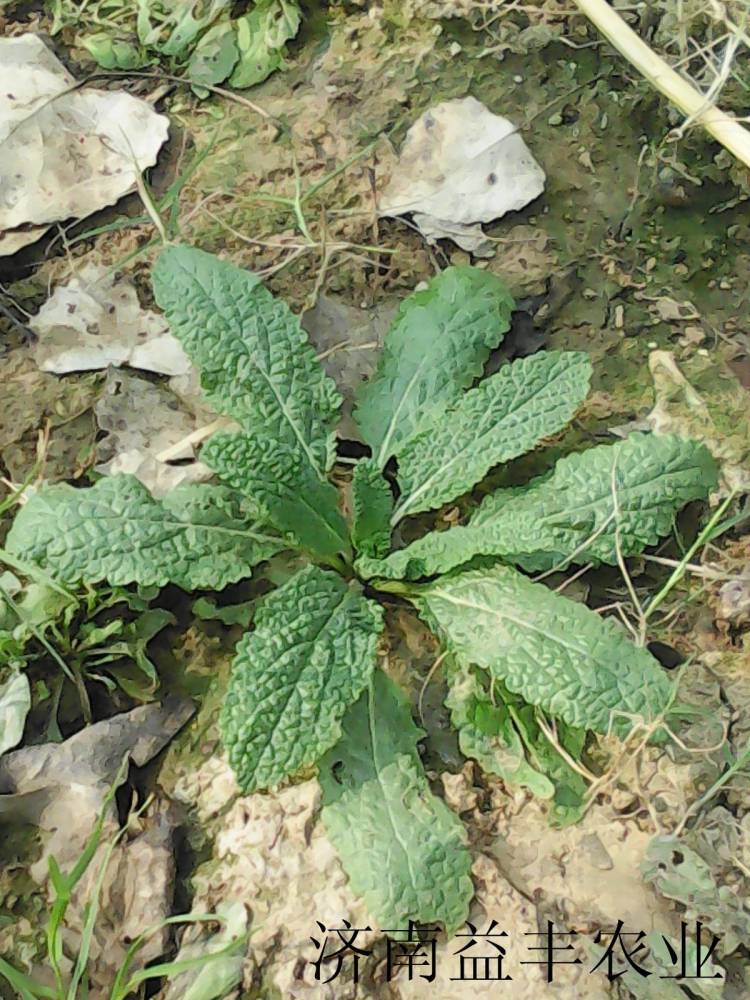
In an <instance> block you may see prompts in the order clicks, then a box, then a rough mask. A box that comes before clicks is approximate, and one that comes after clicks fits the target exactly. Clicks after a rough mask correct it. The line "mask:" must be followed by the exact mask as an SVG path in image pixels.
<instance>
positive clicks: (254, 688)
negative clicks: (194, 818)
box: [220, 566, 383, 794]
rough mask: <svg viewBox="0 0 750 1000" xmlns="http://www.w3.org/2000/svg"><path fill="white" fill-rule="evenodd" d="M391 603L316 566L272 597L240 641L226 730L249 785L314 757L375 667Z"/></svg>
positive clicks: (240, 775) (270, 781) (267, 782)
mask: <svg viewBox="0 0 750 1000" xmlns="http://www.w3.org/2000/svg"><path fill="white" fill-rule="evenodd" d="M382 618H383V615H382V611H381V609H380V607H379V606H378V605H377V604H375V603H374V602H372V601H369V600H367V599H366V598H364V597H363V596H362V592H361V588H360V587H359V586H358V585H357V584H356V583H352V584H347V583H346V581H345V580H343V579H342V578H341V577H340V576H338V575H337V574H336V573H331V572H329V571H327V570H322V569H320V568H319V567H317V566H308V567H306V568H305V569H303V570H300V572H299V573H297V574H296V575H295V576H293V577H292V578H291V579H290V580H288V581H287V583H285V584H284V586H283V587H280V588H279V589H278V590H276V591H274V592H273V593H272V594H270V595H269V596H268V597H266V598H265V600H264V601H263V603H262V605H261V606H260V607H259V608H258V611H257V613H256V615H255V629H254V630H253V631H252V632H249V633H247V635H245V636H244V638H243V639H242V640H241V641H240V643H239V645H238V647H237V654H236V656H235V658H234V662H233V665H232V676H231V679H230V682H229V688H228V690H227V694H226V698H225V701H224V706H223V709H222V713H221V723H220V724H221V731H222V738H223V742H224V746H225V747H226V749H227V752H228V754H229V761H230V763H231V765H232V767H233V769H234V772H235V774H236V776H237V780H238V782H239V784H240V787H241V788H242V790H243V792H245V793H246V794H247V793H250V792H253V791H256V790H258V789H263V788H269V787H272V786H273V785H277V784H278V783H279V782H280V781H282V780H283V779H284V778H286V777H287V776H288V775H290V774H294V773H295V772H296V771H299V770H300V769H301V768H303V767H308V766H310V765H312V764H314V763H315V762H316V761H317V760H318V758H319V757H320V756H321V754H323V753H325V751H326V750H328V749H329V747H331V746H332V745H333V744H334V743H335V742H336V740H337V739H338V738H339V735H340V733H341V719H342V717H343V715H344V713H345V712H346V710H347V708H348V707H349V705H350V704H351V703H352V702H353V701H355V700H356V698H357V697H358V696H359V694H360V693H361V692H362V690H363V689H364V687H365V685H366V684H367V681H368V680H369V678H370V675H371V674H372V670H373V667H374V664H375V653H376V647H377V642H378V636H379V633H380V629H381V627H382Z"/></svg>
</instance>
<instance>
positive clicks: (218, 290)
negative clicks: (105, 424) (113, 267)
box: [153, 247, 348, 558]
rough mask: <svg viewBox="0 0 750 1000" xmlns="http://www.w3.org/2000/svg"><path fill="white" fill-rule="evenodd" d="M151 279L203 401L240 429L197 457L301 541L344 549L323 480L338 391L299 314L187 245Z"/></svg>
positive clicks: (165, 254)
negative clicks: (195, 371)
mask: <svg viewBox="0 0 750 1000" xmlns="http://www.w3.org/2000/svg"><path fill="white" fill-rule="evenodd" d="M153 280H154V294H155V296H156V300H157V302H158V303H159V305H160V306H161V307H162V308H163V309H164V312H165V313H166V316H167V319H168V321H169V325H170V329H171V330H172V333H173V334H174V335H175V336H176V337H177V338H178V340H180V342H181V343H182V345H183V347H184V348H185V350H186V351H187V353H188V354H189V355H190V357H191V358H192V360H193V361H194V362H195V363H196V365H198V367H199V368H200V370H201V385H202V387H203V390H204V392H205V394H206V397H207V398H208V400H209V402H210V403H211V404H212V405H213V406H214V407H215V408H216V409H217V410H218V411H219V412H221V413H225V414H227V415H229V416H231V417H233V418H234V419H235V420H236V421H237V422H238V423H239V424H240V425H241V427H242V429H243V432H244V433H245V435H247V440H244V441H243V440H242V436H241V435H234V436H228V435H222V436H221V438H220V440H219V441H218V442H216V443H215V444H211V443H209V445H207V446H206V448H204V449H203V452H202V457H203V459H204V460H205V461H206V463H207V464H209V465H211V467H212V468H213V469H214V471H215V472H216V473H217V475H219V476H220V477H221V478H223V479H224V480H225V481H227V482H229V483H231V484H234V485H235V486H236V487H237V488H238V489H242V490H243V491H244V492H246V493H247V495H248V496H250V497H252V499H253V500H255V501H256V502H257V503H259V504H260V505H261V506H262V507H263V508H264V509H266V511H267V514H268V516H269V517H270V518H271V519H272V521H273V523H274V524H275V525H276V526H277V527H278V528H279V530H281V531H283V532H285V533H294V534H295V536H296V537H297V539H298V543H299V544H300V546H302V547H303V548H306V549H308V550H310V551H312V552H315V553H318V554H319V555H321V556H323V557H324V558H330V556H332V555H335V554H336V553H338V552H342V551H343V552H344V553H347V552H348V540H347V531H346V525H345V523H344V520H343V518H342V517H341V514H340V513H339V511H338V509H337V505H336V493H335V491H334V490H333V488H332V487H331V486H330V485H329V483H328V481H327V479H326V473H327V471H328V470H329V469H330V467H331V465H332V464H333V459H334V452H335V438H334V425H335V423H336V420H337V417H338V411H339V407H340V404H341V397H340V396H339V394H338V391H337V389H336V386H335V384H334V382H333V380H332V379H330V378H329V377H328V376H327V375H326V374H325V372H324V371H323V368H322V367H321V365H320V363H319V361H318V359H317V358H316V357H315V352H314V351H313V348H312V345H311V344H310V342H309V340H308V337H307V334H306V333H305V331H304V330H303V329H302V327H301V325H300V322H299V320H298V318H297V317H296V316H295V315H294V313H292V311H291V310H290V309H289V307H288V306H287V304H286V303H285V302H283V301H282V300H281V299H276V298H274V296H273V295H272V294H271V293H270V292H269V291H268V290H267V289H266V288H264V287H263V285H261V284H260V282H259V280H258V278H257V277H256V276H255V275H254V274H251V273H250V272H249V271H245V270H243V269H242V268H239V267H235V266H234V265H233V264H230V263H228V262H226V261H222V260H219V259H218V258H217V257H214V256H213V255H211V254H207V253H203V252H202V251H201V250H195V249H192V248H190V247H168V248H167V249H166V250H164V251H162V254H161V256H160V257H159V259H158V261H157V263H156V267H155V268H154V275H153ZM235 466H236V467H235ZM311 509H314V514H312V513H311ZM308 521H309V523H308Z"/></svg>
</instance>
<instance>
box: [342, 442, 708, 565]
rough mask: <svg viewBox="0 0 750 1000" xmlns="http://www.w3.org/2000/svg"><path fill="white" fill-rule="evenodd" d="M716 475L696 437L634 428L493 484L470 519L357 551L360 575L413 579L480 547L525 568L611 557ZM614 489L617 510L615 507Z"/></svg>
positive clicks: (637, 548) (637, 543) (647, 538)
mask: <svg viewBox="0 0 750 1000" xmlns="http://www.w3.org/2000/svg"><path fill="white" fill-rule="evenodd" d="M716 485H717V466H716V462H715V460H714V459H713V457H712V456H711V453H710V452H709V451H708V449H707V448H705V447H704V446H703V445H702V444H700V443H698V442H697V441H690V440H686V439H684V438H678V437H673V436H666V437H660V436H657V435H652V434H631V435H630V436H629V437H628V438H626V439H625V440H624V441H621V442H618V443H617V444H613V445H601V446H598V447H596V448H590V449H589V450H588V451H584V452H580V453H577V454H573V455H568V456H567V457H566V458H562V459H560V461H559V462H558V463H557V465H556V466H555V469H554V471H553V472H552V473H551V474H550V475H548V476H545V477H542V478H540V479H537V480H535V481H534V482H532V483H531V484H530V485H529V486H527V487H514V488H511V489H507V490H499V491H497V492H496V493H492V494H490V495H489V496H488V497H486V499H485V500H484V502H483V503H482V504H481V506H480V507H479V509H478V510H477V511H476V512H475V514H474V515H473V516H472V518H471V519H470V521H469V523H468V525H461V526H458V527H455V528H451V529H450V530H449V531H441V532H432V533H431V534H429V535H425V536H424V537H423V538H420V539H419V540H418V541H416V542H414V543H413V544H412V545H409V546H408V547H407V548H405V549H402V550H401V551H400V552H394V553H392V554H391V555H390V556H388V557H387V558H386V559H384V560H379V561H376V560H372V561H369V560H366V559H361V560H360V561H359V563H358V567H359V569H360V571H361V572H362V574H363V575H364V576H379V577H383V578H385V579H399V578H406V579H418V578H419V577H422V576H434V575H435V574H437V573H445V572H447V571H448V570H451V569H453V568H454V567H456V566H460V565H461V564H462V563H466V562H468V561H469V560H470V559H473V558H474V556H477V555H492V556H501V557H502V558H503V559H504V560H506V561H508V562H514V563H517V564H518V565H519V566H522V567H523V568H524V569H526V570H529V571H532V572H533V571H538V570H543V569H550V568H552V567H553V566H554V567H561V568H562V567H565V566H566V565H569V564H570V563H571V562H572V563H586V562H591V561H595V562H596V561H600V562H605V563H609V564H610V565H614V564H616V563H617V546H616V541H615V540H616V537H617V535H618V525H619V545H620V551H621V552H622V554H623V555H624V556H629V555H635V554H637V553H639V552H641V551H642V550H643V549H644V548H646V547H647V546H649V545H654V544H655V543H656V542H657V541H658V540H659V539H660V538H662V537H663V536H664V535H667V534H669V532H670V531H671V530H672V527H673V523H674V517H675V514H676V513H677V511H679V510H680V508H682V507H684V505H685V504H686V503H688V502H689V501H691V500H698V499H702V498H705V497H706V496H707V495H708V494H709V493H710V492H711V490H712V489H714V488H715V487H716ZM615 498H616V504H617V510H618V515H617V516H615Z"/></svg>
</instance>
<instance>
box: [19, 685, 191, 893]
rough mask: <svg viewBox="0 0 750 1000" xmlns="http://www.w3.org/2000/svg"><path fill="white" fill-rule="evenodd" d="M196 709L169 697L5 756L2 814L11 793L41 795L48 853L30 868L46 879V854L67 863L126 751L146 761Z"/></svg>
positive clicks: (41, 820) (73, 856) (77, 851)
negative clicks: (54, 741) (59, 739)
mask: <svg viewBox="0 0 750 1000" xmlns="http://www.w3.org/2000/svg"><path fill="white" fill-rule="evenodd" d="M192 713H193V706H192V703H191V702H189V701H187V700H186V699H184V698H179V697H170V698H167V699H166V700H165V701H164V704H163V705H159V704H157V703H156V702H154V703H152V704H149V705H142V706H140V707H138V708H134V709H133V710H132V711H130V712H123V713H122V714H120V715H115V716H113V717H112V718H111V719H105V720H104V721H103V722H97V723H95V724H94V725H93V726H87V727H86V728H85V729H82V730H81V731H80V732H78V733H76V734H75V735H74V736H71V737H70V738H69V739H67V740H65V741H64V742H63V743H42V744H40V745H38V746H29V747H23V748H22V749H20V750H14V751H12V752H11V753H7V754H5V755H4V756H3V757H2V758H0V814H2V812H3V809H2V806H3V802H4V799H5V797H6V795H8V794H9V795H13V796H28V795H31V794H32V793H35V792H45V793H46V794H45V795H44V796H39V797H38V799H39V804H40V810H39V813H38V815H37V816H36V817H35V822H36V823H37V825H38V826H40V827H41V828H42V829H43V830H45V831H47V833H48V834H49V837H47V838H46V841H45V844H44V850H43V857H42V858H41V859H40V860H39V861H37V862H36V863H35V864H34V865H33V866H32V868H31V874H32V875H33V876H34V878H36V879H37V881H39V882H42V881H44V878H45V876H46V874H47V858H48V857H49V855H51V854H52V855H54V856H55V858H56V859H57V862H58V864H59V865H60V866H61V867H63V868H64V867H65V866H66V865H67V864H68V863H70V862H74V861H75V860H76V859H77V858H78V856H79V854H80V853H81V850H82V849H83V846H84V844H85V842H86V839H87V838H88V836H89V834H90V833H91V830H92V828H93V825H94V822H95V820H96V817H97V816H98V814H99V812H100V810H101V808H102V803H103V802H104V799H105V797H106V795H107V792H108V791H109V789H110V787H111V785H112V783H113V781H114V780H115V777H116V775H117V772H118V770H119V768H120V765H121V764H122V761H123V758H124V757H125V755H126V754H127V755H128V757H129V759H130V761H132V763H133V764H135V765H136V767H142V766H143V765H144V764H146V763H147V762H148V761H149V760H151V759H152V758H153V757H155V756H156V754H157V753H159V751H160V750H161V749H162V748H163V747H164V746H166V745H167V743H168V742H169V741H170V740H171V739H172V737H173V736H174V735H175V733H177V732H178V731H179V730H180V729H181V728H182V726H183V725H184V724H185V723H186V722H187V720H188V719H189V718H190V716H191V715H192Z"/></svg>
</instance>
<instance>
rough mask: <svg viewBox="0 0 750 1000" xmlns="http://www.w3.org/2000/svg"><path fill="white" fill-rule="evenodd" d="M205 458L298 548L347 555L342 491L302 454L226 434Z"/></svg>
mask: <svg viewBox="0 0 750 1000" xmlns="http://www.w3.org/2000/svg"><path fill="white" fill-rule="evenodd" d="M201 459H202V460H203V461H204V462H205V463H206V465H208V466H210V468H212V469H213V470H214V472H216V474H217V475H218V476H219V478H220V479H222V480H223V481H224V482H226V483H229V485H230V486H234V487H235V488H236V489H238V490H240V491H241V492H242V493H243V494H245V495H246V496H248V497H250V498H252V500H253V502H254V503H256V504H258V506H259V507H260V508H261V509H262V510H263V512H264V517H265V518H266V519H267V520H268V521H269V523H271V524H273V525H274V526H275V527H276V528H277V529H278V530H279V531H281V532H282V533H284V534H285V535H286V536H288V537H289V538H290V539H291V541H292V542H293V544H294V545H295V546H297V547H301V548H303V549H306V550H307V551H308V552H311V553H315V554H317V555H319V556H322V557H323V558H324V559H331V558H333V557H336V556H338V555H339V553H343V554H344V555H345V556H348V554H349V535H348V531H347V527H346V522H345V521H344V519H343V517H342V516H341V514H340V512H339V509H338V493H337V492H336V489H335V487H334V486H333V485H332V484H331V483H329V482H327V481H326V480H322V479H319V478H318V477H317V476H316V475H315V474H314V473H313V472H312V470H311V468H310V465H309V464H308V463H307V462H306V461H305V459H304V458H303V457H302V456H301V454H300V452H299V450H297V449H294V448H289V447H287V446H285V445H283V444H279V443H277V442H276V441H274V440H273V439H272V438H261V437H257V438H256V437H251V436H250V435H249V434H226V433H222V434H215V435H214V436H213V437H212V438H211V439H210V440H209V441H208V443H207V444H206V445H205V447H204V448H203V450H202V451H201Z"/></svg>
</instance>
